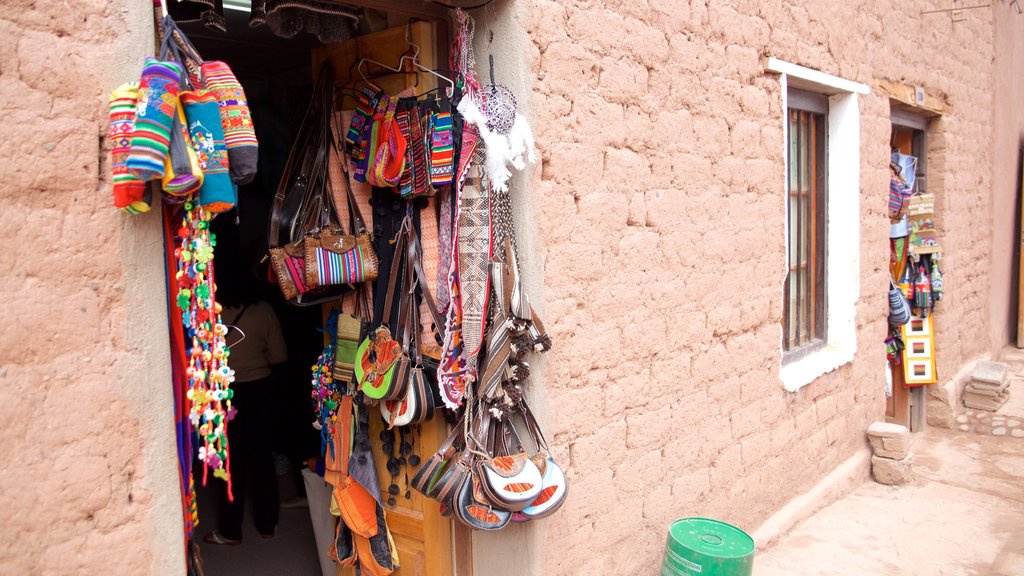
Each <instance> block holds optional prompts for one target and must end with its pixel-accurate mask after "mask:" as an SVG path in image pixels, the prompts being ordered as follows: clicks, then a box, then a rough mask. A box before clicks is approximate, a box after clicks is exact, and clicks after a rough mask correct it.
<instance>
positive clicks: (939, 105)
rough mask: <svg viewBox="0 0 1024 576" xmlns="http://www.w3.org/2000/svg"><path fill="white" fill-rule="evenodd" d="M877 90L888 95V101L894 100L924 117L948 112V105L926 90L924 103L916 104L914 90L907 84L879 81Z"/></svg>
mask: <svg viewBox="0 0 1024 576" xmlns="http://www.w3.org/2000/svg"><path fill="white" fill-rule="evenodd" d="M878 88H879V89H880V90H881V91H882V93H884V94H886V95H888V96H889V98H890V99H892V100H895V101H897V102H899V103H900V104H903V105H904V106H906V107H908V108H911V109H913V110H916V111H919V112H921V113H923V114H925V115H926V116H938V115H940V114H946V113H948V112H949V110H950V108H949V105H948V104H946V102H945V101H944V100H943V99H942V98H939V97H938V96H936V95H935V94H933V93H931V92H928V91H927V90H926V91H925V95H924V103H923V104H918V103H917V98H916V88H915V87H914V86H911V85H909V84H900V83H899V82H890V81H888V80H879V81H878Z"/></svg>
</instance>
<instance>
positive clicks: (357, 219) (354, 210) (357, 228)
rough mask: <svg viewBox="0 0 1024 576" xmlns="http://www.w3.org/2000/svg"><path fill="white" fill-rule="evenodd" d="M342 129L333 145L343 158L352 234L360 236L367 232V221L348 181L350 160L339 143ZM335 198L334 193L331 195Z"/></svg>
mask: <svg viewBox="0 0 1024 576" xmlns="http://www.w3.org/2000/svg"><path fill="white" fill-rule="evenodd" d="M340 133H341V130H338V131H337V136H336V137H335V138H334V139H333V140H332V141H331V145H332V146H334V149H335V151H337V152H338V157H339V158H341V159H342V160H341V175H342V180H343V181H344V184H345V197H346V198H347V199H348V209H349V214H351V215H352V234H353V235H354V236H358V235H359V234H362V233H364V232H367V229H366V222H365V221H364V220H363V213H362V212H361V211H360V210H359V203H358V202H356V195H355V193H354V192H352V184H351V183H350V182H349V181H348V177H349V174H348V161H347V160H346V159H345V154H344V151H343V149H342V147H341V145H340V144H339V143H338V138H340ZM331 197H332V200H333V195H331Z"/></svg>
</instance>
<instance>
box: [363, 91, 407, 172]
mask: <svg viewBox="0 0 1024 576" xmlns="http://www.w3.org/2000/svg"><path fill="white" fill-rule="evenodd" d="M398 100H399V99H398V97H397V96H389V97H387V98H386V100H385V102H384V106H382V108H383V113H378V114H377V115H375V117H374V122H373V127H372V128H371V139H370V142H371V147H372V146H375V147H376V150H372V149H371V150H370V151H369V153H370V154H371V155H372V156H371V158H370V166H368V168H367V171H366V182H368V183H369V184H372V185H374V186H380V187H383V188H393V187H395V186H398V183H399V182H400V181H401V179H402V173H403V172H404V171H405V150H406V148H407V146H408V141H406V139H405V136H403V135H402V131H401V130H400V129H399V127H398V122H397V121H396V120H395V109H396V108H397V106H398Z"/></svg>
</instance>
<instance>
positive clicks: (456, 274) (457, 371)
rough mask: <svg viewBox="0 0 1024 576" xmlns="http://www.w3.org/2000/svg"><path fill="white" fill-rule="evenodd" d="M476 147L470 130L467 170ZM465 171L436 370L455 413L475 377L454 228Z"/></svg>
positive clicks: (463, 157) (464, 155) (464, 159)
mask: <svg viewBox="0 0 1024 576" xmlns="http://www.w3.org/2000/svg"><path fill="white" fill-rule="evenodd" d="M477 144H478V140H477V138H476V135H475V133H473V132H472V131H470V130H467V131H466V132H465V133H464V134H463V137H462V150H461V154H460V166H461V165H462V164H463V163H464V164H465V167H466V170H468V168H469V163H470V159H472V158H473V156H474V152H475V151H476V147H477ZM466 170H459V171H458V173H459V177H458V179H457V180H456V181H455V183H454V184H453V186H454V192H452V193H454V194H455V195H456V202H455V209H454V211H453V212H454V213H452V214H451V222H452V224H451V226H450V227H448V229H449V230H450V231H451V238H450V239H449V242H450V247H449V248H450V251H447V252H444V251H443V252H442V254H443V255H446V257H447V259H448V267H447V268H442V269H446V270H447V275H446V276H445V281H444V287H445V289H446V290H445V291H446V293H447V294H448V305H447V312H446V316H445V332H444V345H443V347H442V350H441V362H440V365H439V366H438V369H437V382H438V388H439V389H440V392H441V399H442V400H443V401H444V403H445V406H447V407H448V408H451V409H453V410H454V409H456V408H458V407H459V405H460V404H462V399H463V397H465V395H466V387H467V386H468V384H469V382H470V381H471V378H472V377H471V376H470V373H469V365H468V362H467V359H466V358H465V357H464V355H463V350H464V348H465V344H464V342H463V331H462V326H463V313H462V296H461V292H460V286H459V279H460V277H461V272H460V270H459V258H458V254H457V251H458V242H459V228H458V227H457V226H456V225H455V223H457V222H458V221H459V220H460V212H461V210H462V202H461V193H462V190H463V184H464V183H465V174H466ZM446 203H447V202H446ZM441 242H442V243H443V242H444V240H443V239H442V240H441ZM442 265H443V262H442Z"/></svg>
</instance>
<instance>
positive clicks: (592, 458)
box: [0, 0, 1024, 576]
mask: <svg viewBox="0 0 1024 576" xmlns="http://www.w3.org/2000/svg"><path fill="white" fill-rule="evenodd" d="M932 7H933V4H932V3H930V2H925V1H923V0H913V1H910V2H900V3H898V2H878V3H870V4H868V3H860V4H843V3H838V4H837V3H831V2H824V1H822V0H813V1H811V2H799V3H798V2H782V1H776V2H768V3H762V2H754V1H752V0H748V1H736V2H714V3H710V2H708V3H705V2H685V1H681V2H647V1H643V0H641V1H624V0H623V1H618V2H616V1H612V0H591V1H555V0H516V1H515V2H511V1H509V0H500V1H499V2H496V3H495V4H494V5H493V11H492V12H490V17H491V18H492V21H491V25H493V26H495V27H496V28H499V29H503V30H511V31H512V32H510V33H509V34H507V35H504V36H502V35H499V37H498V42H502V41H505V42H506V43H512V44H514V45H512V44H510V45H508V46H504V47H503V48H502V50H504V51H505V52H507V53H509V58H514V59H517V60H516V61H518V62H519V63H520V64H521V65H522V70H521V71H520V72H521V74H520V77H519V81H518V83H517V88H519V89H518V90H517V93H519V94H524V96H523V97H522V100H523V101H524V102H523V105H524V110H525V111H526V112H527V113H528V115H529V116H530V118H531V120H532V124H533V126H534V129H535V131H536V133H537V142H538V147H539V149H540V152H541V158H542V160H541V163H540V164H539V165H538V166H537V167H536V168H535V169H534V171H533V173H532V174H530V175H528V177H526V178H523V179H521V181H519V182H517V183H516V187H517V188H516V193H517V194H518V195H519V196H518V197H519V198H521V199H525V200H526V202H525V203H520V204H519V205H518V206H517V211H518V212H519V213H520V215H521V216H523V218H521V221H523V222H526V223H529V225H528V227H527V229H526V230H525V233H524V235H523V237H521V238H520V240H521V246H524V247H525V248H526V250H524V252H525V253H528V254H529V255H528V256H526V257H525V261H524V269H525V271H526V273H527V281H528V283H529V284H530V287H531V294H532V295H533V298H534V300H535V302H537V303H538V306H539V307H540V308H541V309H542V310H543V312H544V314H545V317H546V319H547V324H548V326H549V328H550V330H551V332H552V334H553V336H554V338H555V342H556V347H555V349H554V350H553V351H552V352H551V353H550V354H549V356H548V357H547V358H546V359H544V360H541V361H538V362H537V364H536V366H535V368H536V373H537V374H538V375H539V378H538V379H537V380H538V381H537V383H536V384H537V387H536V389H535V392H534V393H535V396H536V397H537V399H538V401H537V403H538V407H539V408H541V409H542V417H543V420H544V422H545V424H546V430H547V435H548V438H549V440H550V441H551V443H552V445H553V446H555V447H556V455H557V456H558V458H559V460H560V461H561V462H562V463H563V464H564V466H565V468H566V471H567V474H568V476H569V478H570V481H571V483H572V488H571V490H572V492H571V496H570V499H569V501H568V503H567V504H566V505H565V507H564V508H563V509H562V510H561V511H560V512H559V513H558V514H556V515H555V516H553V517H551V518H549V519H547V520H544V521H542V522H537V523H533V524H532V525H530V526H528V527H526V528H523V527H512V528H509V529H508V530H506V531H505V532H503V533H501V534H500V535H486V536H485V535H478V537H477V542H478V543H479V545H478V547H477V552H480V551H482V550H486V549H487V546H490V547H491V548H493V549H494V550H499V549H503V550H506V551H507V554H508V555H510V556H511V555H516V556H518V557H523V558H525V559H524V560H523V561H522V562H507V563H495V562H493V561H492V562H491V563H490V566H491V567H492V568H495V567H497V568H495V570H497V571H494V570H492V571H491V572H483V571H481V570H478V573H481V574H484V573H486V574H488V575H489V576H495V575H498V574H500V573H501V571H502V570H504V571H505V573H509V574H513V573H515V574H527V573H530V574H545V575H549V574H550V575H576V574H647V573H653V572H654V571H655V569H656V566H657V564H658V562H659V560H660V555H661V551H662V549H663V546H664V538H665V528H666V526H667V524H668V523H669V522H670V521H671V520H672V519H674V518H678V517H682V516H693V515H701V516H709V517H715V518H720V519H723V520H726V521H728V522H732V523H734V524H737V525H739V526H741V527H744V528H746V529H748V530H752V529H753V528H755V527H756V526H757V525H758V524H759V523H760V522H762V521H763V520H764V519H765V518H767V517H768V516H769V515H770V514H771V513H772V512H773V511H775V510H777V509H778V508H779V507H780V506H781V505H783V504H784V503H785V502H787V501H789V500H790V499H791V498H793V497H794V496H796V495H798V494H801V493H802V492H804V491H805V490H806V489H808V488H809V487H810V486H812V485H813V484H814V483H815V482H817V481H818V480H819V479H820V478H822V477H823V476H824V475H825V474H826V473H828V472H829V471H830V470H832V469H833V468H834V467H835V466H836V465H837V464H838V463H840V462H842V461H843V460H845V459H846V458H848V457H849V456H850V455H851V454H853V453H854V452H855V451H856V450H857V449H858V448H859V447H861V446H862V445H863V443H864V429H865V428H866V426H867V424H868V423H869V422H871V421H873V420H875V419H877V418H879V417H880V415H881V413H882V411H883V396H882V371H883V366H884V355H883V350H882V345H881V342H882V339H883V337H884V333H885V321H884V315H885V311H886V301H885V297H884V293H885V286H886V269H887V254H886V248H885V246H886V242H887V230H888V226H887V222H886V217H885V209H884V207H883V206H884V203H885V194H886V188H887V159H888V152H889V150H888V137H889V101H888V97H887V96H886V95H885V94H884V93H883V92H882V91H881V90H879V89H878V82H880V81H883V80H884V81H891V82H900V83H903V84H909V85H920V86H923V87H925V89H926V90H927V91H928V93H929V94H935V95H938V96H940V97H941V98H942V100H943V101H944V102H945V103H946V104H947V105H948V107H949V110H948V113H947V114H946V115H945V116H944V117H943V118H942V119H941V120H939V121H937V122H936V123H935V124H934V126H933V133H932V138H931V143H930V145H931V151H930V158H929V159H930V174H929V177H930V178H931V182H930V187H931V189H932V191H934V192H936V193H937V194H938V195H939V198H940V201H939V204H938V210H939V212H940V214H939V215H938V219H939V220H940V226H941V236H942V241H943V245H944V248H945V250H946V254H945V258H944V265H945V268H946V273H947V275H946V278H947V280H946V285H947V290H948V298H947V300H946V301H944V302H943V304H942V305H941V306H940V309H939V312H938V315H937V326H938V330H939V337H938V356H939V358H940V363H939V373H940V376H941V375H952V374H953V373H954V372H955V370H956V368H957V367H958V366H959V365H961V364H962V363H964V362H967V361H970V360H971V359H973V358H976V357H978V356H980V355H983V354H985V353H989V352H991V351H992V350H993V349H998V347H999V346H1001V345H1002V344H1003V343H1004V342H1005V337H1004V336H1005V334H1004V333H1002V332H1001V330H999V329H995V328H993V327H994V326H996V325H997V324H999V325H1002V323H1003V322H1005V321H1004V320H1003V319H1001V318H994V315H999V314H1000V312H1001V311H1002V310H1003V306H1001V305H991V306H990V305H989V303H990V302H991V300H990V296H991V295H993V294H1006V293H1008V290H1009V289H1008V286H1007V285H1008V283H1009V276H1010V275H1009V274H1007V273H1006V272H1005V270H1004V271H1003V272H1002V273H1000V274H996V275H993V273H992V272H991V270H992V266H990V264H989V262H990V260H991V258H990V253H991V252H992V246H993V242H996V243H998V242H999V241H1000V239H1002V240H1005V239H1007V238H1012V234H1011V233H1010V232H1009V231H1008V230H1007V228H1008V227H1010V226H1011V225H1012V222H1010V220H1012V219H1008V218H1006V205H1007V203H1008V202H1010V201H1011V199H1012V198H1013V194H1014V192H1013V191H1012V184H1015V183H1016V182H1015V178H1014V177H1012V176H1009V175H1007V174H1006V172H1005V170H1006V169H1007V168H1006V167H1005V166H1004V164H1006V163H1007V159H1008V158H1009V159H1010V161H1012V154H1010V153H1006V152H1005V146H1007V145H1012V146H1017V145H1019V144H1018V143H1019V139H1020V135H1021V122H1022V118H1021V115H1020V114H1019V111H1016V112H1014V110H1015V109H1014V108H1013V107H1012V106H1007V105H1006V102H1007V101H1014V102H1020V101H1021V96H1024V90H1021V88H1020V82H1019V81H1016V83H1015V84H1013V85H1010V86H1009V87H1008V86H1007V84H1006V77H1007V75H1008V74H1009V73H1010V72H1016V71H1017V70H1018V69H1019V66H1018V64H1019V62H1020V61H1021V58H1022V56H1021V55H1022V54H1024V50H1022V46H1021V38H1024V31H1022V27H1021V21H1022V20H1021V19H1019V18H1017V19H1014V18H1015V17H1013V15H1012V13H1011V12H1010V11H1009V10H1010V9H1009V7H1008V6H1006V5H1004V3H997V6H996V7H994V8H993V9H992V10H991V11H986V10H981V11H971V12H968V13H966V14H965V20H964V21H963V22H958V23H955V24H954V23H951V22H950V20H949V18H948V17H945V16H942V15H937V16H922V15H921V14H920V12H921V11H922V10H924V9H928V8H932ZM4 8H5V10H4V11H3V13H2V14H0V34H2V36H3V38H4V41H3V42H0V80H2V81H0V102H2V104H0V119H2V122H0V131H2V136H3V137H2V138H0V182H2V185H0V195H2V200H3V209H2V210H0V224H2V229H3V231H4V234H3V235H2V239H0V243H2V249H0V262H2V264H3V268H4V270H5V274H4V275H3V277H2V278H0V302H2V303H3V304H2V310H3V312H4V313H5V317H6V328H5V330H4V331H3V333H2V334H3V335H2V344H3V345H2V346H0V390H2V392H0V395H2V398H0V399H2V402H0V421H2V422H3V427H4V434H5V442H4V443H3V448H2V458H3V460H2V461H3V466H0V484H2V485H3V486H4V490H2V491H0V507H2V509H3V510H4V511H5V520H4V522H3V524H2V525H0V539H2V540H3V541H4V542H5V544H6V545H5V546H4V547H3V550H0V572H2V573H11V574H92V573H101V572H102V573H110V574H133V575H134V574H181V573H183V565H182V555H181V552H182V541H181V529H180V526H181V524H180V522H181V516H180V510H179V502H178V491H177V481H178V479H177V476H176V468H175V446H174V435H173V423H172V422H173V420H172V413H171V404H170V395H169V390H168V386H169V372H168V359H167V356H166V355H167V352H166V350H167V345H166V309H165V306H164V300H163V298H164V294H163V290H164V289H163V272H162V270H161V265H160V261H159V259H158V255H159V254H160V250H161V239H160V235H159V223H158V218H159V215H158V214H156V213H153V214H149V215H145V216H139V217H128V216H125V215H121V214H118V213H116V212H114V211H113V210H112V209H111V207H110V185H109V181H108V176H107V171H108V166H107V165H106V161H105V156H104V153H105V151H106V148H105V147H106V142H105V140H104V134H105V125H104V121H103V118H104V116H105V109H106V99H107V96H108V94H109V92H110V90H112V89H113V88H114V87H115V86H117V85H118V84H120V83H121V82H124V81H126V80H129V79H132V78H134V77H137V75H138V73H139V69H140V63H141V60H142V57H143V56H144V55H145V54H146V53H147V52H149V48H150V47H151V46H152V33H151V13H150V8H149V6H148V2H138V1H134V0H133V1H128V0H122V1H118V2H99V1H97V0H82V1H78V2H67V3H60V2H46V3H44V2H36V1H29V0H10V1H8V2H7V3H5V6H4ZM478 17H479V18H480V20H481V23H480V29H481V30H483V29H485V22H484V20H485V18H484V17H483V16H478ZM994 24H995V28H997V31H998V33H994V31H993V30H994ZM994 38H995V40H993V39H994ZM994 42H995V43H994ZM1004 46H1010V48H1011V52H1010V55H1009V56H1006V53H1005V52H1001V51H998V50H997V48H999V49H1001V48H1003V47H1004ZM769 56H774V57H777V58H780V59H783V60H787V61H790V62H794V63H797V64H801V65H804V66H808V67H811V68H816V69H820V70H822V71H824V72H828V73H831V74H834V75H837V76H841V77H843V78H847V79H850V80H854V81H857V82H861V83H864V84H867V85H868V86H870V87H872V93H871V94H870V95H869V96H867V97H862V98H861V100H860V111H861V188H862V189H861V219H862V226H861V282H860V284H861V285H860V291H861V296H862V297H861V301H860V303H859V304H858V309H857V323H858V324H857V325H858V352H857V355H856V358H855V360H854V362H853V363H852V364H850V365H847V366H844V367H842V368H840V369H839V370H837V371H835V372H833V373H830V374H828V375H826V376H824V377H822V378H820V379H819V380H818V381H816V382H814V383H812V384H810V385H808V386H806V387H804V388H802V389H801V390H799V391H798V392H795V393H789V392H785V391H783V389H782V386H781V384H780V382H779V376H778V372H779V365H780V352H779V349H780V345H779V339H780V331H779V322H780V318H781V314H782V282H783V279H784V275H785V255H784V242H785V238H784V229H783V225H782V223H783V221H784V215H785V204H784V196H783V195H784V192H783V190H784V187H785V185H784V174H783V151H784V142H783V117H784V111H783V110H782V107H781V93H780V84H779V79H778V77H777V76H774V75H771V74H766V73H765V72H764V65H765V61H766V58H767V57H769ZM485 61H486V60H485V59H484V58H481V62H485ZM506 70H507V69H506ZM997 78H1002V79H1003V81H1002V83H1001V84H999V85H998V86H999V89H998V91H995V92H994V91H993V86H994V85H996V80H997ZM524 87H525V90H523V88H524ZM530 92H532V97H527V96H525V94H528V93H530ZM994 100H997V103H996V104H995V105H994V103H993V101H994ZM1009 112H1013V114H1012V115H1013V117H1014V120H1013V122H1012V123H1011V124H1009V125H1007V124H1000V123H999V122H998V121H997V118H1002V117H1003V116H1002V114H1008V113H1009ZM993 124H996V125H997V126H998V127H999V130H997V132H998V133H997V135H996V137H995V139H994V137H993ZM993 149H997V150H1002V151H1003V152H1000V154H999V155H998V159H999V161H998V162H997V161H996V160H995V159H994V158H995V157H994V155H993ZM1013 169H1014V170H1015V169H1016V168H1015V167H1014V168H1013ZM994 188H995V191H994ZM994 216H998V217H997V218H995V219H994V220H993V218H994ZM992 221H994V222H995V223H996V224H997V226H996V230H995V231H993V230H992V227H991V226H989V225H988V223H989V222H992ZM999 254H1000V258H1001V260H1000V261H1001V262H1002V264H1001V266H1003V267H1004V268H1005V266H1006V265H1007V261H1008V260H1009V256H1008V255H1007V253H1006V249H1005V248H1003V249H1002V251H1001V252H1000V253H999ZM499 556H500V555H499V554H498V553H495V555H494V556H492V557H490V558H489V559H490V560H494V559H496V558H499ZM477 560H478V561H477V564H478V565H480V564H481V563H482V562H483V561H484V560H487V559H485V558H483V557H482V556H480V557H478V559H477ZM522 566H525V569H520V567H522Z"/></svg>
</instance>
